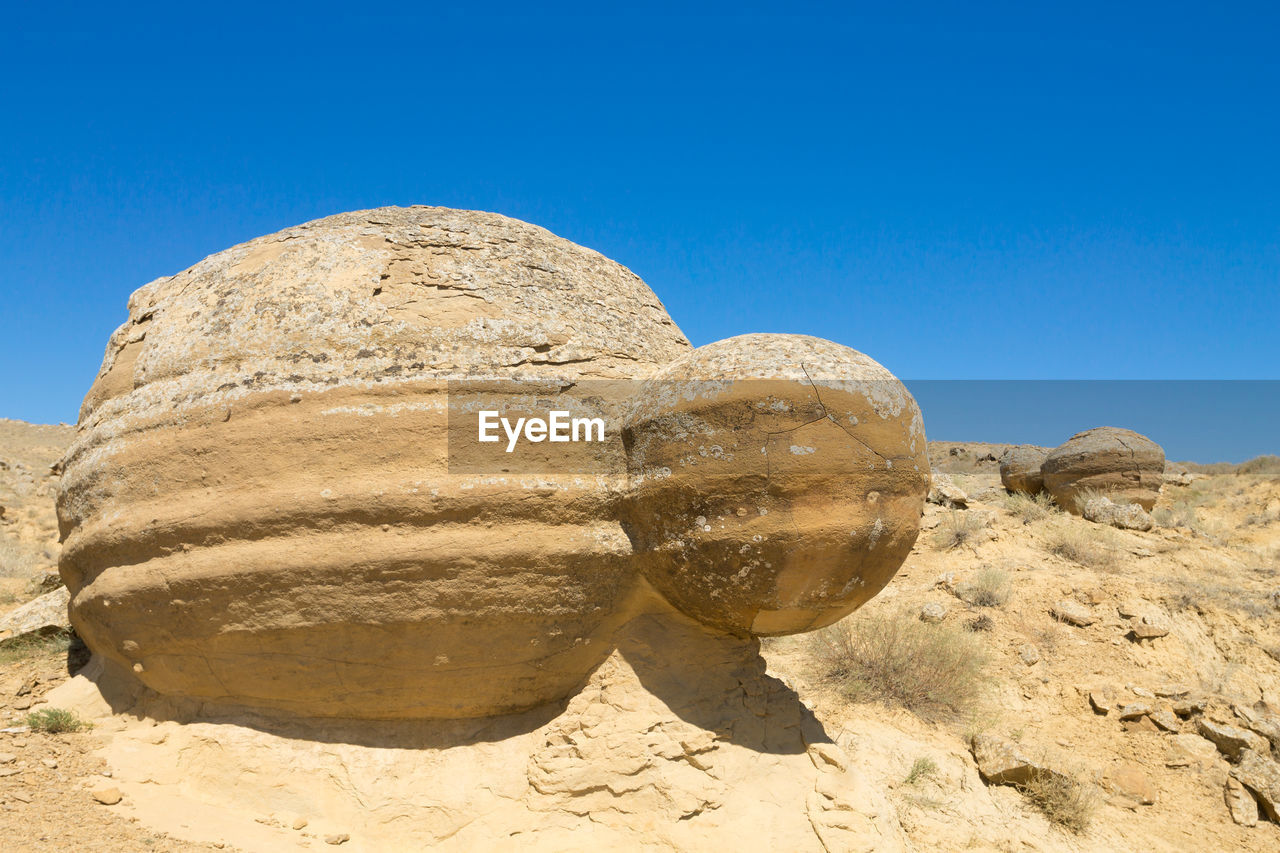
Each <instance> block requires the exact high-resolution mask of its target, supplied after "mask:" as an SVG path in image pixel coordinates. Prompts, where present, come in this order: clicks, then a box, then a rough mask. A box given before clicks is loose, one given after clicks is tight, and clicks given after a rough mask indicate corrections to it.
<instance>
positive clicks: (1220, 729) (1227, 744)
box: [1196, 719, 1271, 761]
mask: <svg viewBox="0 0 1280 853" xmlns="http://www.w3.org/2000/svg"><path fill="white" fill-rule="evenodd" d="M1196 731H1198V732H1199V733H1200V736H1201V737H1203V738H1204V739H1205V740H1208V741H1211V742H1212V743H1213V745H1214V746H1216V747H1217V748H1218V751H1219V752H1221V753H1222V754H1223V755H1225V756H1226V757H1227V758H1230V759H1231V760H1232V761H1238V760H1239V759H1240V754H1241V753H1242V752H1243V751H1244V750H1252V751H1254V752H1257V753H1265V752H1268V751H1270V749H1271V744H1269V743H1268V742H1267V739H1266V738H1264V737H1262V736H1261V735H1257V734H1254V733H1253V732H1251V731H1248V730H1247V729H1239V728H1236V727H1235V726H1228V725H1226V724H1225V723H1215V722H1213V721H1212V720H1203V719H1202V720H1200V721H1199V722H1198V723H1197V724H1196Z"/></svg>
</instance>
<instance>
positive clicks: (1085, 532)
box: [1044, 520, 1114, 568]
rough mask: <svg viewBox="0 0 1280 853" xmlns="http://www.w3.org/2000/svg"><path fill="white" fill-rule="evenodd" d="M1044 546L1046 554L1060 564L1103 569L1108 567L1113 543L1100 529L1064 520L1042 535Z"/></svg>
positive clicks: (1103, 529)
mask: <svg viewBox="0 0 1280 853" xmlns="http://www.w3.org/2000/svg"><path fill="white" fill-rule="evenodd" d="M1044 545H1045V550H1046V551H1048V552H1049V553H1050V554H1054V555H1056V556H1058V557H1062V558H1063V559H1064V560H1070V561H1071V562H1073V563H1079V564H1080V565H1082V566H1090V567H1092V568H1104V567H1106V566H1108V565H1110V564H1111V561H1112V550H1113V546H1114V539H1113V538H1112V536H1111V533H1110V531H1109V530H1108V529H1106V528H1104V527H1099V526H1098V525H1095V524H1091V523H1088V522H1083V523H1080V522H1075V521H1072V520H1064V521H1063V522H1060V523H1058V524H1055V525H1053V526H1052V527H1050V528H1048V529H1047V530H1046V531H1045V534H1044Z"/></svg>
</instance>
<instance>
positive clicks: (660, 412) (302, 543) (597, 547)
mask: <svg viewBox="0 0 1280 853" xmlns="http://www.w3.org/2000/svg"><path fill="white" fill-rule="evenodd" d="M562 408H563V409H572V410H575V411H577V410H580V409H581V410H586V411H587V412H588V414H598V415H599V419H600V421H601V422H602V424H606V423H607V425H608V426H607V429H602V430H601V433H602V435H601V438H600V440H599V441H598V442H596V443H590V444H573V445H568V444H559V445H553V444H551V443H550V442H544V443H536V442H538V439H537V438H536V437H534V434H533V433H532V432H530V431H529V430H526V432H525V437H526V438H528V439H529V441H531V442H535V443H532V444H526V445H525V446H524V447H523V448H522V450H521V452H516V453H511V452H510V451H509V450H508V451H507V452H504V448H503V445H502V443H501V442H499V441H498V439H497V438H493V439H487V438H485V437H484V436H483V430H481V433H480V434H479V435H477V434H476V432H475V430H474V429H473V427H472V426H470V425H472V424H474V422H475V418H476V417H477V416H479V415H483V414H484V413H485V412H487V411H488V410H490V409H493V410H497V411H526V410H535V409H541V410H547V409H550V410H558V409H562ZM585 420H586V418H584V421H585ZM458 424H462V425H463V428H458ZM575 429H576V428H575ZM544 437H545V436H544ZM551 440H552V441H554V439H551ZM488 441H493V442H495V443H492V444H490V443H485V442H488ZM526 451H527V452H526ZM63 467H64V472H63V478H62V483H61V491H60V494H59V501H58V513H59V522H60V525H61V528H62V533H63V536H64V537H65V546H64V549H63V553H62V560H61V565H60V570H61V573H62V576H63V578H64V580H65V581H66V585H67V588H68V590H69V591H70V593H71V603H70V614H71V620H72V624H73V625H74V627H75V628H76V630H77V631H78V633H79V634H80V636H81V637H83V638H84V640H85V642H86V644H87V645H88V646H89V648H90V649H91V650H92V651H93V653H94V654H95V656H96V657H97V658H98V659H99V660H100V661H101V662H102V663H103V666H104V668H106V669H108V670H109V671H111V672H112V673H115V674H116V676H117V677H124V678H134V679H137V680H138V681H140V682H141V683H142V685H144V686H145V687H147V688H150V689H151V690H153V691H155V692H156V693H159V694H162V695H165V696H172V697H184V698H188V699H192V700H196V701H201V702H212V703H215V704H227V705H240V706H250V707H253V708H256V709H261V710H264V711H268V712H278V713H286V714H294V715H300V716H306V717H344V718H361V719H363V718H381V719H397V718H423V717H473V716H485V715H493V714H501V713H509V712H514V711H518V710H522V709H526V708H530V707H534V706H537V705H541V704H544V703H546V702H550V701H554V700H559V699H563V698H564V697H566V696H568V695H570V694H571V693H572V692H573V691H574V690H575V689H576V688H577V687H578V686H579V685H581V684H582V683H583V682H584V679H586V678H587V676H588V675H589V674H590V673H591V672H592V671H593V670H594V669H595V668H596V667H597V666H599V665H600V663H601V662H602V661H603V660H604V659H605V658H606V656H608V655H609V653H610V651H611V650H612V648H613V643H614V640H615V638H616V637H617V636H618V632H619V630H620V628H621V626H622V625H624V624H625V623H626V622H627V621H628V620H631V619H633V618H635V617H636V616H637V614H640V613H645V612H652V611H655V610H656V611H660V612H665V613H667V614H670V615H673V616H674V614H672V608H673V607H674V608H675V609H678V610H680V611H682V612H683V613H684V614H686V615H688V616H691V617H693V618H695V619H697V620H698V621H699V622H701V623H702V625H704V626H705V627H706V628H708V629H709V630H712V631H718V632H725V631H727V632H732V633H735V634H740V635H764V634H782V633H793V632H796V631H804V630H809V629H811V628H815V627H819V626H821V625H825V624H828V623H829V622H831V621H834V620H835V619H838V618H839V617H840V616H842V615H844V614H846V613H848V612H850V611H851V610H853V609H854V608H856V607H857V606H858V605H859V604H861V603H862V602H864V601H866V600H867V599H869V598H870V597H871V596H872V595H874V594H875V593H876V592H877V591H878V590H879V589H880V588H881V587H883V586H884V584H885V583H886V582H887V581H888V580H889V578H890V577H892V575H893V573H894V572H895V571H896V570H897V568H898V567H899V565H900V564H901V562H902V560H903V559H904V558H905V556H906V554H907V553H908V551H909V550H910V548H911V545H912V543H913V542H914V539H915V536H916V532H917V529H918V519H919V514H920V507H921V504H922V502H923V500H924V494H925V489H926V488H927V479H928V475H927V471H928V469H927V463H926V462H925V437H924V431H923V426H922V424H921V419H920V413H919V410H918V408H917V407H916V404H915V401H914V400H912V399H911V396H910V395H909V394H908V393H907V392H906V389H905V388H903V387H902V386H901V384H900V383H899V382H898V381H897V380H896V379H894V378H893V376H892V375H891V374H890V373H889V372H888V371H886V370H885V369H884V368H882V367H880V366H879V365H878V364H876V363H875V362H874V361H872V360H871V359H869V358H867V357H866V356H863V355H861V354H860V353H857V352H855V351H853V350H850V349H847V348H845V347H841V346H838V345H836V344H832V343H830V342H827V341H821V340H818V339H816V338H806V337H802V336H794V335H765V336H747V337H744V338H735V339H731V340H729V341H722V342H720V343H718V344H711V345H709V346H706V347H703V348H701V349H698V350H694V349H693V348H692V347H691V346H690V345H689V343H688V341H687V340H686V339H685V338H684V336H683V335H682V334H681V332H680V330H679V329H678V328H677V327H676V325H675V324H674V323H673V322H672V321H671V319H670V318H669V317H668V316H667V313H666V311H665V309H664V308H663V306H662V304H661V303H660V302H659V300H658V299H657V297H656V296H655V295H654V294H653V292H652V291H651V290H650V289H649V288H648V287H647V286H646V285H645V284H644V282H643V281H641V280H640V279H639V278H638V277H636V276H635V275H634V274H632V273H631V272H630V271H629V270H627V269H625V268H624V267H622V266H620V265H618V264H616V263H614V262H613V261H610V260H609V259H607V258H605V257H603V256H602V255H600V254H598V253H596V252H593V251H591V250H589V249H585V248H583V247H581V246H577V245H575V244H573V243H570V242H568V241H567V240H563V239H561V238H559V237H556V236H555V235H553V234H551V233H549V232H547V231H545V230H543V229H541V228H537V227H535V226H532V225H528V224H526V223H523V222H518V221H516V220H512V219H508V218H506V217H502V216H498V215H494V214H489V213H477V212H469V211H457V210H449V209H445V208H430V207H414V208H383V209H378V210H371V211H361V212H355V213H346V214H341V215H338V216H332V217H329V218H327V219H321V220H317V221H315V222H311V223H307V224H305V225H301V226H298V227H295V228H290V229H286V230H285V231H281V232H279V233H278V234H273V235H270V236H267V237H262V238H259V239H257V240H253V241H250V242H248V243H245V244H243V245H240V246H236V247H234V248H231V249H228V250H226V251H224V252H220V253H218V254H216V255H213V256H211V257H209V258H207V259H205V260H204V261H201V262H200V263H198V264H196V265H195V266H193V267H191V268H190V269H188V270H185V271H183V272H181V273H178V274H177V275H175V276H171V277H168V278H163V279H159V280H157V281H154V282H152V283H150V284H148V285H146V286H144V287H143V288H141V289H140V290H138V291H137V292H136V293H134V294H133V296H132V297H131V299H130V301H129V318H128V320H127V322H126V323H125V324H124V325H123V326H121V327H120V329H118V330H117V331H116V332H115V334H114V335H113V336H112V338H111V340H110V342H109V344H108V347H107V352H106V356H105V358H104V361H103V364H102V368H101V370H100V371H99V373H98V376H97V379H96V380H95V382H94V384H93V386H92V388H91V389H90V390H89V393H88V395H87V396H86V398H85V401H84V405H83V407H82V409H81V413H80V422H79V434H78V437H77V439H76V440H75V442H74V444H73V445H72V447H71V448H70V450H69V451H68V453H67V456H66V457H65V459H64V462H63Z"/></svg>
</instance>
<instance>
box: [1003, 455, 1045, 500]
mask: <svg viewBox="0 0 1280 853" xmlns="http://www.w3.org/2000/svg"><path fill="white" fill-rule="evenodd" d="M1048 455H1049V451H1047V450H1043V449H1041V448H1038V447H1031V446H1028V445H1021V446H1018V447H1010V448H1009V449H1008V450H1006V451H1005V452H1004V453H1003V454H1001V456H1000V482H1001V483H1002V484H1003V485H1004V487H1005V488H1006V489H1008V490H1009V491H1011V492H1022V493H1023V494H1027V495H1038V494H1040V493H1041V492H1042V491H1044V475H1042V474H1041V473H1040V466H1041V465H1043V464H1044V460H1045V457H1047V456H1048Z"/></svg>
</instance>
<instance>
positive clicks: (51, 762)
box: [40, 758, 58, 770]
mask: <svg viewBox="0 0 1280 853" xmlns="http://www.w3.org/2000/svg"><path fill="white" fill-rule="evenodd" d="M40 763H41V764H43V765H44V766H45V767H48V768H49V769H50V770H57V769H58V762H56V761H54V760H53V759H52V758H42V759H40Z"/></svg>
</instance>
